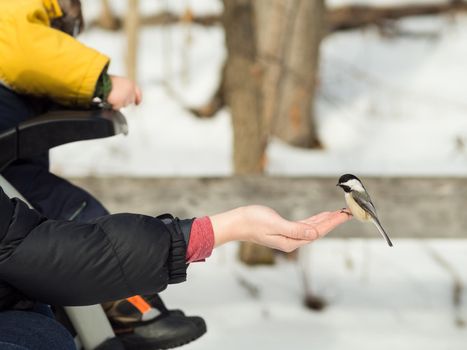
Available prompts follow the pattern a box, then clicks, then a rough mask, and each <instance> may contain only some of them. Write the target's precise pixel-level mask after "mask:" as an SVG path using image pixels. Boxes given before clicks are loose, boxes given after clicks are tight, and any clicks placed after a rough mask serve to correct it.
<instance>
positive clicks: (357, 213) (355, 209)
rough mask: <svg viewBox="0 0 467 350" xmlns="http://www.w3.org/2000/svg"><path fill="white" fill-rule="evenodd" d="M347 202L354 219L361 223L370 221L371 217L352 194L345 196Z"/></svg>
mask: <svg viewBox="0 0 467 350" xmlns="http://www.w3.org/2000/svg"><path fill="white" fill-rule="evenodd" d="M345 201H346V202H347V205H348V207H349V209H350V211H351V212H352V215H353V216H354V218H356V219H357V220H360V221H368V220H369V219H370V217H369V215H368V214H367V213H366V212H365V210H363V209H362V208H361V207H360V206H359V205H358V204H357V202H355V200H354V199H353V198H352V195H351V194H350V193H346V194H345Z"/></svg>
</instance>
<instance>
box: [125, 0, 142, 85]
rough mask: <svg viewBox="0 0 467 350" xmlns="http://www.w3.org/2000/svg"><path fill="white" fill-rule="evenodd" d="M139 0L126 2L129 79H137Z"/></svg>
mask: <svg viewBox="0 0 467 350" xmlns="http://www.w3.org/2000/svg"><path fill="white" fill-rule="evenodd" d="M139 17H140V16H139V0H128V11H127V16H126V18H125V31H126V34H127V44H128V47H127V53H126V64H127V75H128V77H129V78H130V79H132V80H136V79H137V61H138V38H139V21H140V20H139Z"/></svg>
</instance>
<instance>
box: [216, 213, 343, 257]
mask: <svg viewBox="0 0 467 350" xmlns="http://www.w3.org/2000/svg"><path fill="white" fill-rule="evenodd" d="M351 218H352V217H351V216H349V215H348V214H347V213H343V212H342V211H341V210H338V211H334V212H323V213H320V214H317V215H314V216H312V217H310V218H308V219H305V220H301V221H289V220H286V219H284V218H282V217H281V216H280V215H279V214H278V213H276V212H275V211H274V210H272V209H270V208H268V207H264V206H259V205H252V206H247V207H241V208H238V209H234V210H231V211H228V212H225V213H221V214H217V215H214V216H211V222H212V225H213V229H214V236H215V245H216V246H219V245H221V244H223V243H226V242H228V241H237V240H238V241H248V242H253V243H257V244H260V245H264V246H267V247H270V248H274V249H278V250H282V251H285V252H291V251H293V250H295V249H297V248H298V247H301V246H303V245H305V244H308V243H310V242H311V241H314V240H316V239H318V238H321V237H323V236H325V235H326V234H327V233H329V232H330V231H332V230H333V229H335V228H336V227H337V226H339V225H341V224H343V223H345V222H346V221H348V220H350V219H351Z"/></svg>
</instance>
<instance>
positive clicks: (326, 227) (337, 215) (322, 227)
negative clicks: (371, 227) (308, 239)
mask: <svg viewBox="0 0 467 350" xmlns="http://www.w3.org/2000/svg"><path fill="white" fill-rule="evenodd" d="M351 219H352V216H349V214H348V213H347V212H341V211H334V212H331V213H329V215H328V216H326V217H323V219H322V220H321V221H319V222H318V223H316V229H317V230H318V232H319V236H320V237H324V236H325V235H327V234H328V233H329V232H331V231H332V230H334V229H335V228H336V227H338V226H339V225H342V224H343V223H345V222H347V221H349V220H351Z"/></svg>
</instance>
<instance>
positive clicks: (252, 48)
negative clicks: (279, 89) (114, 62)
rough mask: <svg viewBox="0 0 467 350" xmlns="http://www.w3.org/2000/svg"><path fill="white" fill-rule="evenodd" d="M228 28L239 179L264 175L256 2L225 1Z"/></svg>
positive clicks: (228, 84) (228, 87)
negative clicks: (259, 174)
mask: <svg viewBox="0 0 467 350" xmlns="http://www.w3.org/2000/svg"><path fill="white" fill-rule="evenodd" d="M224 24H225V36H226V46H227V51H228V58H227V62H226V67H225V71H224V73H225V91H224V96H225V100H226V103H227V105H228V106H229V107H230V111H231V116H232V124H233V163H234V169H235V173H236V174H239V175H242V174H255V173H261V172H262V171H263V167H264V162H263V159H264V151H265V148H266V142H267V139H266V137H265V136H266V134H265V132H264V128H263V121H262V92H261V67H260V65H259V63H258V61H257V48H256V33H255V23H254V8H253V4H252V1H251V0H224Z"/></svg>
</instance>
